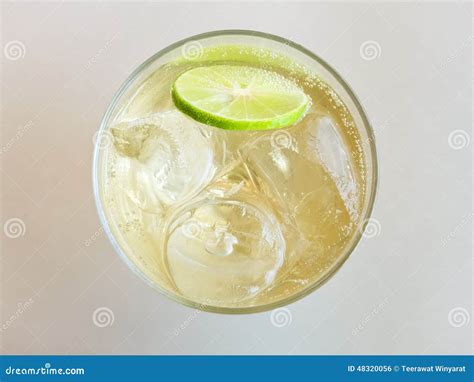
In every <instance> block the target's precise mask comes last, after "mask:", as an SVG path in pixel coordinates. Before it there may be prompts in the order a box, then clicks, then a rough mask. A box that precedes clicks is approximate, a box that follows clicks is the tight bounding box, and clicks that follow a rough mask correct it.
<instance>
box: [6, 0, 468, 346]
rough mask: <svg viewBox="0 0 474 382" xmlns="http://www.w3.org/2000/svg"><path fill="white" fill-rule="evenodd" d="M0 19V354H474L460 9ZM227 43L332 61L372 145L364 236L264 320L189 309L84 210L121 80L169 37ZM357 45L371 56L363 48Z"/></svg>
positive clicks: (98, 13) (29, 7)
mask: <svg viewBox="0 0 474 382" xmlns="http://www.w3.org/2000/svg"><path fill="white" fill-rule="evenodd" d="M2 8H3V10H2V50H3V51H2V53H3V54H2V61H1V62H2V72H1V75H2V79H1V86H2V100H1V107H2V108H1V114H2V124H1V126H2V150H1V162H2V164H1V179H2V188H1V189H2V195H1V206H2V225H3V228H4V230H3V235H2V260H1V268H2V275H1V289H2V310H1V321H0V325H2V326H1V327H0V329H1V333H0V335H1V337H0V345H1V350H2V352H3V353H20V354H22V353H26V354H34V353H55V354H61V353H108V354H110V353H139V354H143V353H151V354H183V353H184V354H236V353H239V354H247V353H250V354H267V353H268V354H275V353H276V354H287V353H293V354H299V353H304V354H326V353H329V354H334V353H337V354H339V353H343V354H353V353H354V354H371V353H384V354H392V353H402V354H420V353H427V354H435V353H443V354H444V353H471V352H472V334H471V333H472V240H471V238H472V162H471V158H472V145H473V144H472V142H471V140H472V94H471V91H472V73H471V69H472V53H471V52H472V27H471V24H472V16H473V15H472V6H471V4H469V3H467V2H466V3H461V2H451V3H444V4H443V3H416V4H411V3H376V4H373V3H365V2H361V3H354V2H350V3H316V2H300V3H296V2H291V3H290V2H258V3H250V2H238V3H222V2H196V1H195V2H191V3H190V2H188V3H184V2H182V3H180V2H149V3H138V2H128V3H127V2H125V3H112V2H100V3H99V2H97V3H94V2H88V3H72V4H71V3H67V2H66V3H38V2H36V3H20V2H18V3H3V6H2ZM232 28H234V29H255V30H259V31H263V32H268V33H273V34H277V35H280V36H282V37H286V38H288V39H290V40H293V41H295V42H297V43H300V44H302V45H304V46H306V47H307V48H309V49H310V50H312V51H314V52H315V53H316V54H318V55H320V56H321V57H322V58H324V59H325V60H327V61H328V62H329V63H330V64H331V65H332V66H333V67H334V68H335V69H336V70H338V71H339V72H340V73H341V74H342V75H343V77H344V78H345V79H346V80H347V81H348V83H349V84H350V85H351V86H352V87H353V89H354V90H355V92H356V94H357V95H358V96H359V97H360V99H361V102H362V104H363V105H364V107H365V108H366V110H367V113H368V115H369V118H370V119H371V121H372V123H373V126H374V130H375V134H376V138H377V149H378V155H379V165H380V178H379V188H378V198H377V202H376V207H375V210H374V214H373V217H374V219H376V220H374V221H373V223H374V225H373V228H374V229H375V230H374V231H373V232H374V236H373V237H370V238H369V237H367V238H365V239H363V240H362V242H361V243H360V244H359V246H358V247H357V249H356V251H355V252H354V253H353V254H352V256H351V257H350V259H349V261H348V262H347V263H346V264H345V265H344V267H343V268H342V269H341V270H340V271H339V272H338V273H337V274H336V276H335V277H334V278H333V279H332V280H331V281H330V282H328V283H327V284H326V285H324V286H323V287H322V288H321V289H320V290H318V291H316V292H315V293H313V294H312V295H310V296H308V297H306V298H304V299H303V300H301V301H299V302H297V303H294V304H292V305H289V306H287V307H286V308H285V309H284V310H279V311H277V312H273V319H272V312H266V313H260V314H253V315H244V316H227V315H218V314H210V313H203V312H197V311H194V310H192V309H189V308H186V307H183V306H180V305H178V304H177V303H175V302H172V301H169V300H167V299H166V298H164V297H163V296H161V295H159V294H158V293H157V292H155V291H154V290H152V289H151V288H149V287H148V286H146V285H145V284H144V283H143V282H142V281H141V280H139V279H138V278H137V277H136V276H135V275H134V274H132V272H131V271H129V270H128V269H127V267H126V266H125V264H123V263H122V261H121V260H120V259H119V258H118V256H117V255H116V254H115V253H114V251H113V249H112V247H111V245H110V244H109V242H108V240H107V239H106V237H105V235H104V234H103V233H102V231H101V229H100V225H99V221H98V218H97V214H96V211H95V207H94V201H93V197H92V186H91V159H92V150H93V142H92V140H93V136H94V133H95V132H96V131H97V129H98V127H99V123H100V120H101V117H102V115H103V113H104V111H105V109H106V107H107V105H108V103H109V102H110V100H111V98H112V96H113V94H114V92H115V91H116V90H117V88H118V87H119V85H120V84H121V83H122V81H124V79H125V78H126V77H127V76H128V75H129V74H130V73H131V71H132V70H133V69H134V68H135V67H137V66H138V65H139V64H140V63H141V62H142V61H144V60H145V59H146V58H148V57H149V56H151V55H152V54H153V53H155V52H156V51H158V50H160V49H162V48H164V47H166V46H167V45H169V44H171V43H173V42H175V41H176V40H178V39H182V38H185V37H188V36H190V35H193V34H197V33H201V32H206V31H210V30H217V29H232ZM367 41H369V42H371V43H370V44H371V46H372V47H375V53H374V51H372V53H374V55H370V54H368V53H367V52H366V51H365V50H364V49H362V50H361V47H364V46H366V45H367V43H366V42H367ZM364 44H366V45H364ZM364 52H365V53H364ZM11 219H17V220H11ZM14 228H18V230H16V231H15V230H14ZM369 236H370V235H369ZM104 308H106V309H104ZM97 309H99V310H97ZM94 312H99V313H102V314H101V315H98V314H97V313H96V316H95V317H96V320H95V323H94ZM99 318H102V319H103V321H98V319H99ZM112 318H113V320H112ZM97 323H99V325H97ZM100 323H102V324H103V325H101V324H100ZM101 326H103V327H101Z"/></svg>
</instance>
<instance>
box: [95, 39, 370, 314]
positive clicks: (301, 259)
mask: <svg viewBox="0 0 474 382" xmlns="http://www.w3.org/2000/svg"><path fill="white" fill-rule="evenodd" d="M376 163H377V162H376V152H375V145H374V139H373V132H372V129H371V127H370V125H369V123H368V120H367V117H366V115H365V113H364V111H363V109H362V107H361V105H360V103H359V102H358V100H357V98H356V97H355V95H354V93H353V92H352V90H351V89H350V88H349V86H348V85H347V84H346V83H345V82H344V80H343V79H342V78H341V77H340V76H339V75H338V74H337V73H336V72H335V71H334V70H333V69H332V68H331V67H330V66H329V65H328V64H327V63H325V62H324V61H323V60H322V59H320V58H319V57H318V56H316V55H315V54H313V53H311V52H310V51H308V50H306V49H305V48H303V47H301V46H299V45H297V44H295V43H293V42H291V41H288V40H285V39H283V38H280V37H276V36H272V35H268V34H263V33H259V32H253V31H219V32H211V33H205V34H201V35H198V36H193V37H191V38H188V39H186V40H183V41H180V42H177V43H175V44H173V45H171V46H169V47H167V48H166V49H163V50H162V51H160V52H158V53H157V54H155V55H154V56H153V57H151V58H150V59H148V60H147V61H146V62H144V63H143V64H142V65H140V67H139V68H138V69H137V70H135V71H134V72H133V73H132V75H131V76H130V77H129V78H128V79H127V80H126V81H125V83H124V84H123V85H122V87H121V88H120V90H119V91H118V92H117V94H116V96H115V97H114V99H113V101H112V102H111V105H110V106H109V108H108V110H107V112H106V114H105V116H104V118H103V121H102V125H101V128H100V131H99V132H98V134H97V136H96V147H95V154H94V192H95V198H96V203H97V207H98V211H99V215H100V219H101V221H102V224H103V226H104V228H105V231H106V233H107V234H108V236H109V239H110V240H111V242H112V244H113V246H114V247H115V249H116V251H117V253H118V254H119V255H120V256H121V257H122V259H123V260H125V262H126V263H127V264H128V265H129V267H130V268H131V269H132V270H133V271H134V272H136V273H137V274H138V275H140V277H141V278H143V279H144V280H146V281H147V282H148V283H149V284H150V285H151V286H153V287H154V288H156V289H157V290H159V291H160V292H161V293H163V294H165V295H166V296H168V297H170V298H172V299H174V300H176V301H179V302H180V303H182V304H185V305H188V306H192V307H194V308H199V309H203V310H208V311H215V312H221V313H250V312H257V311H263V310H268V309H273V308H275V307H277V306H281V305H285V304H288V303H290V302H293V301H295V300H297V299H299V298H301V297H302V296H305V295H306V294H308V293H310V292H312V291H314V290H315V289H317V288H318V287H319V286H320V285H322V284H323V283H324V282H325V281H326V280H328V279H329V278H330V277H331V276H332V275H333V274H334V273H335V272H336V270H337V269H339V267H340V266H341V265H342V264H343V263H344V261H345V260H347V258H348V257H349V255H350V254H351V252H352V251H353V250H354V248H355V246H356V244H357V242H358V241H359V239H360V238H361V235H362V232H363V229H364V227H365V224H366V223H367V220H368V218H369V216H370V213H371V210H372V206H373V202H374V196H375V189H376V178H377V166H376Z"/></svg>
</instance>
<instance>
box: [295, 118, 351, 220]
mask: <svg viewBox="0 0 474 382" xmlns="http://www.w3.org/2000/svg"><path fill="white" fill-rule="evenodd" d="M305 134H306V135H307V137H308V139H305V140H304V141H303V143H304V146H303V147H302V148H301V151H302V153H303V155H305V156H306V157H308V158H309V159H311V160H312V161H317V162H319V163H321V164H322V166H323V167H324V169H325V170H326V171H327V173H328V174H329V175H330V176H331V178H332V180H333V181H334V183H335V184H336V187H337V188H338V190H339V193H340V195H341V197H342V200H343V201H344V204H345V206H346V208H347V210H348V212H349V214H350V215H351V217H352V219H353V220H356V219H357V216H358V212H357V211H358V208H357V207H358V189H357V182H356V179H355V173H354V168H353V167H352V163H351V155H350V149H349V148H348V147H347V145H346V143H345V142H344V139H343V137H342V136H341V133H340V131H339V127H338V125H337V123H336V122H335V121H334V120H332V119H331V118H330V117H329V116H324V115H315V116H314V117H313V118H312V119H311V120H310V122H309V123H308V128H307V130H306V132H305Z"/></svg>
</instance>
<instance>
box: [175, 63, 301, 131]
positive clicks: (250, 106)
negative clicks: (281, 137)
mask: <svg viewBox="0 0 474 382" xmlns="http://www.w3.org/2000/svg"><path fill="white" fill-rule="evenodd" d="M171 96H172V99H173V102H174V103H175V105H176V107H177V108H178V109H179V110H180V111H182V112H183V113H185V114H187V115H188V116H190V117H191V118H193V119H195V120H196V121H198V122H201V123H204V124H207V125H211V126H215V127H219V128H223V129H228V130H267V129H277V128H283V127H288V126H290V125H292V124H294V123H296V122H297V121H298V120H300V119H301V118H302V117H303V116H304V114H305V112H306V111H307V109H308V107H309V105H310V99H309V97H308V96H307V95H306V94H305V93H304V92H303V90H302V89H301V88H300V87H299V86H297V85H296V84H295V83H294V82H293V81H291V80H289V79H287V78H285V77H283V76H282V75H280V74H278V73H276V72H271V71H268V70H265V69H259V68H254V67H248V66H232V65H214V66H207V67H197V68H193V69H190V70H188V71H186V72H184V73H182V74H181V75H180V76H179V77H178V78H177V80H176V81H175V83H174V85H173V87H172V90H171Z"/></svg>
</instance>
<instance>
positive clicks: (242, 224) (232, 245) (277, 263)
mask: <svg viewBox="0 0 474 382" xmlns="http://www.w3.org/2000/svg"><path fill="white" fill-rule="evenodd" d="M237 172H238V170H237ZM231 178H232V176H231ZM217 183H218V184H216V185H211V186H210V187H209V188H208V189H207V191H206V192H205V193H204V194H203V195H201V196H200V198H199V199H200V200H199V201H197V202H194V203H193V204H191V205H189V206H187V207H186V210H185V211H184V212H182V213H181V214H180V215H179V216H178V217H177V218H176V220H175V221H174V223H172V225H171V228H170V232H169V233H168V241H167V250H166V260H167V264H168V268H169V274H170V275H171V277H172V279H173V282H174V283H175V285H176V287H177V289H178V290H179V291H180V292H182V293H183V294H184V295H186V296H188V297H192V298H193V299H195V300H196V301H200V302H206V303H212V304H218V305H221V306H226V305H229V306H230V305H232V304H237V303H242V302H243V301H248V299H250V298H253V297H255V296H257V295H258V294H259V293H261V292H262V291H263V290H265V288H267V287H269V286H270V285H271V284H272V283H273V281H274V280H275V277H276V275H277V272H278V270H279V269H280V267H281V266H282V264H283V261H284V254H285V241H284V239H283V236H282V233H281V231H280V227H279V224H278V222H277V221H276V219H275V217H274V216H273V214H272V213H270V212H269V211H268V209H266V208H265V206H264V205H263V204H262V203H260V199H259V197H258V195H257V194H255V193H252V190H250V189H249V187H248V186H249V185H248V184H245V182H243V183H240V184H241V186H240V187H239V188H234V189H233V190H232V191H230V189H231V188H232V187H233V182H227V181H218V182H217ZM225 188H228V189H229V192H226V191H225V190H224V189H225ZM216 190H219V192H214V191H216ZM221 191H222V192H223V195H224V196H223V197H222V196H219V195H220V192H221ZM201 280H206V282H205V283H203V282H201Z"/></svg>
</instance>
